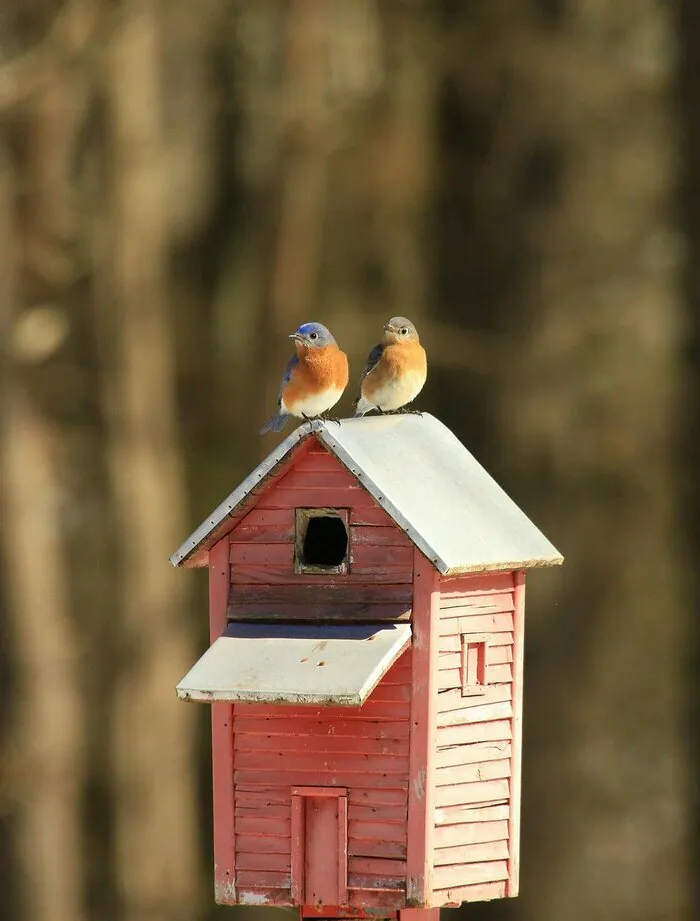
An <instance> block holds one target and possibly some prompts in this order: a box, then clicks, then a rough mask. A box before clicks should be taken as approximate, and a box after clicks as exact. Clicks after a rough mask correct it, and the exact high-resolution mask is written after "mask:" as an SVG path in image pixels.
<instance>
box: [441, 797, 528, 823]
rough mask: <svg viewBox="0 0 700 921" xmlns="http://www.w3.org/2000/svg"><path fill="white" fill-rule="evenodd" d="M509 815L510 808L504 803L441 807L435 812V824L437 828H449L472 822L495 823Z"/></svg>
mask: <svg viewBox="0 0 700 921" xmlns="http://www.w3.org/2000/svg"><path fill="white" fill-rule="evenodd" d="M509 815H510V806H509V805H508V803H507V802H506V801H503V802H500V803H481V804H477V805H470V806H464V805H460V806H443V807H439V808H437V809H436V810H435V824H436V826H438V827H442V826H446V827H449V826H452V825H462V824H471V823H472V822H495V821H497V820H498V821H500V820H502V819H506V820H507V819H508V817H509Z"/></svg>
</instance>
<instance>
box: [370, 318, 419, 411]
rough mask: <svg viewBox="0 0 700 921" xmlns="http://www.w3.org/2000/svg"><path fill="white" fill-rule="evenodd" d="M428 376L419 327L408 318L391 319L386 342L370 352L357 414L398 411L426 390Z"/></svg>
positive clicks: (387, 326)
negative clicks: (376, 410)
mask: <svg viewBox="0 0 700 921" xmlns="http://www.w3.org/2000/svg"><path fill="white" fill-rule="evenodd" d="M427 374H428V362H427V358H426V355H425V349H424V348H423V346H422V345H421V344H420V340H419V338H418V332H417V330H416V327H415V326H414V325H413V323H411V321H410V320H407V319H406V317H392V318H391V320H389V322H388V323H387V324H386V326H385V327H384V341H383V342H382V343H380V344H379V345H375V347H374V348H373V349H372V351H371V352H370V353H369V357H368V359H367V365H366V366H365V370H364V371H363V372H362V378H361V380H360V392H359V394H358V396H357V399H356V400H355V403H354V406H355V415H356V416H364V414H365V413H367V412H369V411H370V410H372V409H378V410H379V412H380V413H386V412H396V411H397V410H399V409H401V408H402V407H403V406H406V405H407V404H408V403H411V402H412V401H413V400H415V398H416V397H417V396H418V394H419V393H420V392H421V390H422V389H423V384H425V379H426V377H427Z"/></svg>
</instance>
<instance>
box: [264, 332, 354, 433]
mask: <svg viewBox="0 0 700 921" xmlns="http://www.w3.org/2000/svg"><path fill="white" fill-rule="evenodd" d="M289 338H290V339H293V340H294V344H295V346H296V350H297V353H296V355H294V356H293V357H292V358H291V359H290V362H289V364H288V365H287V370H286V371H285V372H284V377H283V378H282V384H281V386H280V392H279V396H278V398H277V412H276V413H275V415H274V416H273V417H272V418H271V419H268V421H267V422H266V423H265V425H263V427H262V428H261V429H260V434H261V435H263V434H264V433H265V432H280V431H282V429H283V428H284V425H285V423H286V421H287V419H288V418H289V416H297V417H298V418H300V419H310V418H313V417H314V416H320V415H321V413H325V412H326V411H327V410H329V409H330V408H331V407H332V406H335V404H336V403H337V402H338V400H339V399H340V397H341V396H342V394H343V391H344V390H345V388H346V387H347V385H348V356H347V355H346V354H345V352H341V350H340V349H339V348H338V345H337V343H336V341H335V339H334V338H333V336H332V335H331V334H330V332H329V331H328V330H327V329H326V327H325V326H323V325H322V324H321V323H304V324H303V326H300V327H299V329H298V330H297V331H296V332H295V333H292V335H291V336H290V337H289Z"/></svg>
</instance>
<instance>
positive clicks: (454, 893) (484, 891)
mask: <svg viewBox="0 0 700 921" xmlns="http://www.w3.org/2000/svg"><path fill="white" fill-rule="evenodd" d="M505 895H506V881H505V880H499V881H498V882H493V883H476V884H475V885H473V886H453V887H452V888H451V889H438V890H434V894H433V899H434V901H435V902H436V904H439V905H444V906H454V907H459V906H460V905H461V904H462V903H463V902H488V901H490V900H491V899H503V898H505Z"/></svg>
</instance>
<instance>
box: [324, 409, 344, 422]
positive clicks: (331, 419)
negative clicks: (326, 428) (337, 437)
mask: <svg viewBox="0 0 700 921" xmlns="http://www.w3.org/2000/svg"><path fill="white" fill-rule="evenodd" d="M328 412H330V410H326V412H325V413H321V418H322V419H323V420H324V421H325V422H335V424H336V425H340V419H339V418H338V416H329V415H327V413H328Z"/></svg>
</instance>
